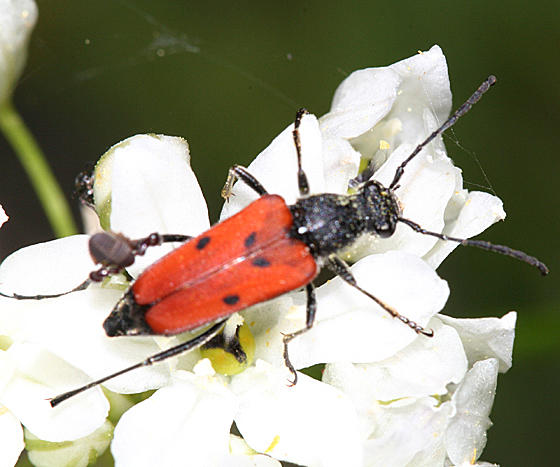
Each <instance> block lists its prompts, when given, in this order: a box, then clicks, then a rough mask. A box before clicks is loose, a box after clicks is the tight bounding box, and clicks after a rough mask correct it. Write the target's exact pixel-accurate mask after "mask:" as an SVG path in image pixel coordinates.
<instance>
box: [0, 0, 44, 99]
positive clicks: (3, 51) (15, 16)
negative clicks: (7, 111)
mask: <svg viewBox="0 0 560 467" xmlns="http://www.w3.org/2000/svg"><path fill="white" fill-rule="evenodd" d="M36 21H37V5H36V4H35V2H34V1H33V0H0V105H2V104H3V103H4V101H6V100H7V99H8V98H9V97H10V94H11V93H12V90H13V88H14V86H15V83H16V81H17V79H18V78H19V75H20V74H21V72H22V71H23V67H24V65H25V60H26V59H27V43H28V42H29V37H30V36H31V31H33V27H34V26H35V22H36Z"/></svg>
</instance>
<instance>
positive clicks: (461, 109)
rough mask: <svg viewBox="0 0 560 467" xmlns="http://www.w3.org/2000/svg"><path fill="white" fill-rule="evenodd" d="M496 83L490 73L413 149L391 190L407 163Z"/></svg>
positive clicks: (392, 183) (395, 178)
mask: <svg viewBox="0 0 560 467" xmlns="http://www.w3.org/2000/svg"><path fill="white" fill-rule="evenodd" d="M495 83H496V77H495V76H494V75H490V76H489V77H488V78H486V80H485V81H484V82H483V83H482V84H481V85H480V86H479V87H478V89H477V90H476V91H475V92H474V94H473V95H472V96H471V97H469V98H468V99H467V100H466V102H465V103H464V104H463V105H462V106H461V107H459V108H458V109H457V110H456V111H455V113H454V114H453V115H451V117H449V118H448V119H447V120H446V121H445V122H444V123H443V125H441V126H440V127H439V128H438V129H437V130H435V131H434V132H433V133H432V134H431V135H430V136H428V137H427V138H426V139H425V140H424V141H423V142H422V143H420V144H419V145H418V146H416V149H415V150H414V151H412V154H410V156H408V157H407V158H406V160H405V161H404V162H403V163H402V164H401V165H399V167H398V168H397V171H396V172H395V177H394V178H393V181H392V182H391V184H390V185H389V189H390V190H394V189H395V187H396V186H397V183H399V180H400V179H401V177H402V176H403V173H404V168H405V167H406V165H407V164H408V163H409V162H410V161H411V160H412V159H414V157H416V156H417V155H418V153H419V152H420V151H422V149H424V147H425V146H426V145H428V144H429V143H430V142H431V141H432V140H433V139H434V138H436V137H437V136H439V135H441V134H442V133H443V132H444V131H445V130H447V129H449V128H451V127H452V126H453V125H455V123H456V122H457V120H459V118H461V117H462V116H463V115H465V114H466V113H467V112H468V111H469V110H471V107H472V106H473V105H474V104H476V103H477V102H478V101H479V100H480V98H481V97H482V95H483V94H484V93H485V92H486V91H488V89H490V86H492V85H494V84H495Z"/></svg>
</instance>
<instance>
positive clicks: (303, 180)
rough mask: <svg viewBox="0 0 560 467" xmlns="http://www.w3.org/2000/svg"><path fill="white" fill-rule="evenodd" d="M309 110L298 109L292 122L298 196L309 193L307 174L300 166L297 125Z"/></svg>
mask: <svg viewBox="0 0 560 467" xmlns="http://www.w3.org/2000/svg"><path fill="white" fill-rule="evenodd" d="M308 113H309V112H308V111H307V110H306V109H299V110H298V111H297V114H296V120H295V122H294V130H293V131H292V135H293V136H294V144H295V146H296V154H297V164H298V187H299V194H300V196H307V195H308V194H309V182H308V181H307V175H305V172H304V171H303V168H302V166H301V140H300V135H299V127H300V125H301V119H302V118H303V116H304V115H306V114H308Z"/></svg>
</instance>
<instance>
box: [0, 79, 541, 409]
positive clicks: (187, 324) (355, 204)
mask: <svg viewBox="0 0 560 467" xmlns="http://www.w3.org/2000/svg"><path fill="white" fill-rule="evenodd" d="M495 81H496V78H495V77H494V76H490V77H489V78H488V79H487V80H486V81H484V82H483V83H482V84H481V86H480V87H479V88H478V89H477V90H476V92H475V93H474V94H473V95H472V96H471V97H470V98H469V99H468V100H467V101H466V102H465V103H464V104H463V105H462V106H461V107H460V108H459V109H458V110H457V111H456V112H455V113H454V114H453V115H452V116H451V117H450V118H449V119H448V120H447V121H446V122H445V123H444V124H443V125H441V127H440V128H438V129H437V130H435V131H434V132H433V133H432V134H431V135H430V136H428V138H426V140H425V141H424V142H422V143H421V144H420V145H418V146H417V147H416V149H415V150H414V151H413V152H412V154H410V156H409V157H408V158H407V159H406V160H405V161H404V162H403V163H402V164H401V165H400V166H399V167H398V168H397V170H396V172H395V175H394V178H393V181H392V182H391V184H390V185H389V187H384V186H383V185H381V184H380V183H379V182H377V181H374V180H369V178H370V176H371V175H372V170H371V169H369V168H368V169H366V171H365V172H363V173H362V174H360V175H359V176H358V177H356V179H354V180H352V181H351V184H352V185H353V186H354V187H355V188H356V190H355V193H353V194H346V195H338V194H329V193H323V194H318V195H309V185H308V182H307V176H306V174H305V172H304V171H303V169H302V164H301V145H300V137H299V126H300V123H301V119H302V117H303V115H304V114H305V113H306V110H305V109H302V110H300V111H298V113H297V115H296V119H295V123H294V130H293V138H294V143H295V147H296V153H297V163H298V174H297V176H298V186H299V192H300V198H299V199H298V200H297V201H296V203H295V204H293V205H287V204H286V202H285V201H284V200H283V199H282V197H281V196H278V195H271V194H269V193H268V192H267V191H266V189H265V188H264V187H263V186H262V185H261V184H260V183H259V181H258V180H257V179H255V177H253V176H252V175H251V174H250V173H249V172H248V171H247V170H246V169H245V168H244V167H241V166H239V165H236V166H234V167H232V168H231V169H230V172H229V176H228V180H227V182H226V187H225V188H224V190H225V194H226V196H227V195H228V194H229V190H230V189H231V186H232V184H233V183H234V181H235V180H236V179H239V180H240V181H242V182H243V183H245V184H247V185H248V186H249V187H250V188H252V189H253V190H254V191H255V192H256V193H257V194H258V195H259V196H260V198H259V199H257V200H256V201H254V202H253V203H251V204H250V205H249V206H247V207H246V208H245V209H243V210H242V211H240V212H239V213H237V214H235V215H234V216H232V217H230V218H228V219H226V220H224V221H222V222H220V223H218V224H216V225H214V226H213V227H211V228H210V229H209V230H207V231H206V232H204V233H202V234H201V235H199V236H198V237H196V238H192V237H188V236H184V235H160V234H157V233H154V234H151V235H149V236H148V237H146V238H143V239H140V240H130V239H128V238H126V237H124V236H123V235H120V234H115V233H111V232H103V233H98V234H95V235H93V236H92V237H91V239H90V241H89V249H90V253H91V256H92V258H93V259H94V261H95V262H96V263H99V264H101V265H102V266H101V268H100V269H98V270H97V271H94V272H92V273H91V274H90V277H89V279H87V280H86V281H85V282H84V283H82V284H81V285H80V286H78V287H76V288H75V289H73V290H72V291H70V292H73V291H76V290H82V289H84V288H86V287H87V286H88V285H89V284H90V283H91V282H92V281H101V280H103V278H104V277H106V276H107V275H110V274H114V273H116V272H118V271H121V270H122V269H124V268H126V267H127V266H130V265H131V264H132V263H133V262H134V259H135V257H136V256H138V255H142V254H144V252H145V251H146V249H147V248H148V247H150V246H153V245H159V244H161V243H164V242H178V241H181V242H185V243H184V244H183V245H182V246H180V247H178V248H176V249H175V250H173V251H172V252H170V253H169V254H167V255H166V256H164V257H163V258H161V259H160V260H159V261H157V262H155V263H154V264H152V265H151V266H149V267H148V268H147V269H146V270H145V271H144V272H143V273H142V274H140V276H139V277H138V278H137V279H136V281H134V283H133V284H132V285H131V286H130V288H129V289H128V290H127V292H126V293H125V295H124V296H123V297H122V298H121V299H120V300H119V302H118V303H117V304H116V306H115V308H114V309H113V311H112V312H111V314H110V315H109V316H108V317H107V319H106V320H105V322H104V323H103V327H104V328H105V331H106V333H107V335H108V336H131V335H167V336H169V335H174V334H179V333H182V332H184V331H189V330H193V329H198V328H200V327H202V326H205V325H208V324H211V326H210V327H209V328H207V329H206V330H204V331H203V332H202V333H201V334H200V335H199V336H198V337H196V338H194V339H192V340H189V341H187V342H185V343H182V344H179V345H177V346H175V347H172V348H170V349H168V350H165V351H163V352H160V353H158V354H156V355H153V356H151V357H149V358H147V359H146V360H144V361H142V362H140V363H138V364H136V365H133V366H131V367H129V368H125V369H123V370H121V371H119V372H117V373H114V374H112V375H109V376H106V377H104V378H101V379H99V380H97V381H94V382H92V383H90V384H87V385H85V386H83V387H80V388H78V389H75V390H73V391H69V392H66V393H64V394H60V395H58V396H56V397H55V398H53V399H52V400H51V401H50V403H51V405H52V406H53V407H54V406H56V405H58V404H60V403H61V402H63V401H64V400H66V399H68V398H69V397H72V396H74V395H76V394H78V393H80V392H82V391H85V390H87V389H89V388H91V387H93V386H96V385H98V384H101V383H103V382H105V381H107V380H109V379H111V378H114V377H116V376H119V375H121V374H123V373H126V372H128V371H131V370H133V369H136V368H139V367H142V366H147V365H152V364H153V363H156V362H159V361H161V360H164V359H166V358H169V357H172V356H174V355H177V354H179V353H181V352H185V351H187V350H190V349H192V348H194V347H197V346H200V345H202V344H207V343H208V342H209V341H211V340H212V339H213V338H214V337H215V336H216V335H217V334H218V333H219V332H220V330H221V329H222V327H223V325H224V323H225V321H226V320H227V318H228V317H229V316H230V315H232V314H233V313H234V312H236V311H240V310H244V309H245V308H247V307H250V306H252V305H255V304H257V303H261V302H264V301H267V300H270V299H272V298H275V297H277V296H279V295H282V294H284V293H286V292H289V291H291V290H296V289H299V288H301V287H305V290H306V293H307V311H306V324H305V327H304V328H303V329H300V330H299V331H297V332H294V333H291V334H286V335H285V336H284V360H285V363H286V366H287V367H288V368H289V369H290V371H291V372H292V374H293V375H294V380H293V382H292V384H295V383H296V380H297V373H296V371H295V369H294V367H293V365H292V364H291V362H290V359H289V356H288V343H289V342H290V341H291V340H292V339H293V338H294V337H296V336H298V335H300V334H302V333H304V332H305V331H307V330H309V329H310V328H311V327H312V326H313V322H314V319H315V312H316V308H317V305H316V299H315V292H314V286H313V283H312V281H313V279H315V277H316V276H317V274H318V273H319V271H320V269H321V268H322V267H323V266H326V267H328V268H329V269H331V270H332V271H333V272H334V273H335V274H336V275H338V276H340V277H341V278H342V279H343V280H344V281H346V282H347V283H348V284H350V285H351V286H353V287H355V288H356V289H357V290H359V291H360V292H362V293H363V294H365V295H367V296H368V297H370V298H371V299H372V300H374V301H375V302H376V303H377V304H378V305H380V306H381V307H382V308H383V309H384V310H385V311H387V312H388V313H389V314H390V315H391V316H393V317H394V318H397V319H399V320H400V321H402V322H403V323H405V324H406V325H407V326H409V327H410V328H411V329H412V330H414V331H415V332H416V333H418V334H423V335H425V336H432V335H433V331H431V330H426V329H424V328H423V327H422V326H420V325H418V324H417V323H415V322H413V321H411V320H409V319H408V318H407V317H405V316H403V315H401V314H399V313H398V312H397V310H394V309H393V308H391V307H390V306H389V305H386V304H385V303H383V302H382V301H381V300H379V299H378V298H376V297H375V296H374V295H372V294H371V293H370V292H368V291H366V290H364V289H362V288H361V287H360V286H359V285H358V284H357V282H356V280H355V278H354V276H353V275H352V272H351V270H350V268H349V266H348V265H347V264H346V263H345V262H344V261H343V260H342V259H341V258H340V257H339V256H337V252H339V251H340V250H342V249H343V248H345V247H347V246H349V245H351V244H352V243H354V242H355V241H356V239H357V238H358V237H360V236H361V235H363V234H373V235H378V236H380V237H390V236H391V235H393V233H394V232H395V228H396V226H397V223H399V222H401V223H403V224H406V225H408V226H409V227H411V228H412V229H413V230H415V231H416V232H419V233H421V234H424V235H431V236H434V237H436V238H439V239H442V240H447V241H453V242H458V243H460V244H461V245H465V246H474V247H478V248H482V249H485V250H489V251H495V252H497V253H501V254H504V255H508V256H512V257H514V258H517V259H519V260H521V261H524V262H526V263H529V264H530V265H532V266H535V267H537V268H538V269H539V271H540V272H541V273H542V274H543V275H545V274H547V273H548V268H547V267H546V265H545V264H543V263H542V262H540V261H539V260H538V259H537V258H534V257H532V256H529V255H527V254H526V253H524V252H522V251H518V250H513V249H511V248H509V247H507V246H503V245H494V244H491V243H489V242H484V241H479V240H467V239H461V238H454V237H449V236H447V235H443V234H440V233H437V232H429V231H427V230H425V229H423V228H422V227H421V226H419V225H418V224H416V223H415V222H413V221H411V220H409V219H405V218H403V217H401V213H400V208H399V204H398V201H397V197H396V195H395V193H394V191H395V190H396V189H397V188H398V182H399V180H400V178H401V177H402V175H403V173H404V168H405V166H406V165H407V164H408V163H409V162H410V161H411V160H412V159H413V158H414V157H415V156H416V155H417V154H418V153H419V152H420V151H421V150H422V149H423V148H424V147H425V146H426V145H427V144H428V143H430V142H431V141H432V140H433V139H434V138H436V137H437V136H438V135H440V134H442V133H443V132H444V131H445V130H446V129H448V128H450V127H451V126H452V125H453V124H454V123H455V122H456V121H457V120H458V118H459V117H461V116H462V115H464V114H465V113H466V112H468V111H469V109H470V108H471V107H472V105H473V104H474V103H476V102H477V101H478V100H479V99H480V98H481V96H482V95H483V94H484V93H485V92H486V91H487V90H488V89H489V88H490V86H491V85H493V84H494V83H495ZM82 178H84V177H82ZM84 180H85V181H86V182H87V183H89V182H91V179H90V178H88V177H87V176H86V177H85V179H84ZM86 188H87V187H86ZM82 193H84V194H86V195H89V194H90V193H91V190H89V189H83V187H82ZM88 199H89V196H88ZM335 221H336V222H335ZM70 292H66V293H70ZM2 295H3V294H2ZM61 295H64V294H56V295H41V296H39V295H37V296H21V295H4V296H9V297H13V298H17V299H41V298H51V297H58V296H61Z"/></svg>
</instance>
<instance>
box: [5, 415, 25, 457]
mask: <svg viewBox="0 0 560 467" xmlns="http://www.w3.org/2000/svg"><path fill="white" fill-rule="evenodd" d="M0 439H1V440H2V449H0V465H1V466H6V467H8V466H12V465H15V464H16V462H17V460H18V458H19V455H20V454H21V451H23V448H24V444H23V428H22V427H21V423H20V422H19V420H18V419H17V417H15V416H14V414H12V413H11V412H10V411H9V410H8V409H7V408H6V407H2V406H1V405H0Z"/></svg>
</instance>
